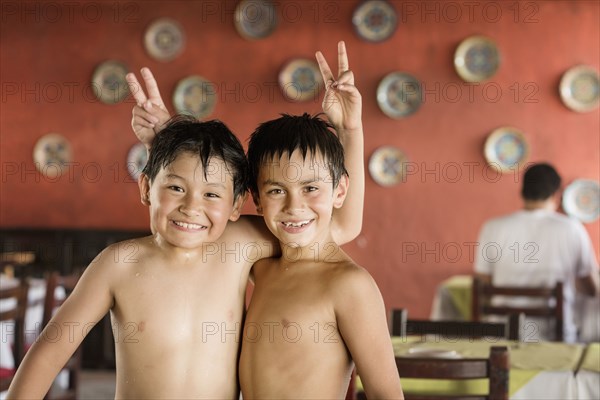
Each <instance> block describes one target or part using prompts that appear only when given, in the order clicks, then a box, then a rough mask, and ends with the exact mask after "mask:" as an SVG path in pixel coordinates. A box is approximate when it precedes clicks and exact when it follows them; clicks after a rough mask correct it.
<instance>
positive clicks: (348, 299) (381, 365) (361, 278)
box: [334, 266, 404, 399]
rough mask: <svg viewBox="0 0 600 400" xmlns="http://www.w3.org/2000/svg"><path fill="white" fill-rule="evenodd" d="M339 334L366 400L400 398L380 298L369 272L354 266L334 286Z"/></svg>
mask: <svg viewBox="0 0 600 400" xmlns="http://www.w3.org/2000/svg"><path fill="white" fill-rule="evenodd" d="M334 290H335V295H334V296H335V308H336V317H337V321H338V328H339V330H340V334H341V336H342V338H343V339H344V342H345V344H346V346H347V347H348V349H349V350H350V354H351V355H352V359H353V360H354V362H355V364H356V369H357V371H358V374H359V375H360V378H361V381H362V382H363V385H364V388H365V392H366V394H367V398H369V399H403V398H404V396H403V393H402V388H401V385H400V378H399V376H398V369H397V368H396V362H395V359H394V352H393V347H392V342H391V339H390V334H389V330H388V325H387V318H386V313H385V307H384V304H383V299H382V297H381V293H380V292H379V288H378V287H377V284H376V283H375V281H374V280H373V278H372V277H371V276H370V275H369V273H368V272H367V271H366V270H364V269H363V268H361V267H358V266H355V268H353V269H352V270H350V271H349V272H348V273H346V274H345V276H343V277H341V279H339V280H338V282H336V285H335V289H334Z"/></svg>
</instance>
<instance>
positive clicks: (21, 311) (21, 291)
mask: <svg viewBox="0 0 600 400" xmlns="http://www.w3.org/2000/svg"><path fill="white" fill-rule="evenodd" d="M28 291H29V282H28V281H27V280H23V281H21V282H20V283H19V285H18V286H15V287H11V288H6V289H0V302H2V303H4V304H3V305H2V308H0V309H1V310H3V311H0V321H1V322H2V323H3V324H6V325H5V326H4V328H3V329H2V330H3V332H6V335H4V334H3V336H5V337H3V340H5V339H6V338H11V339H13V338H14V340H13V341H12V342H13V343H12V354H13V360H14V368H10V369H9V368H0V392H3V391H5V390H8V387H9V386H10V383H11V382H12V379H13V377H14V375H15V372H16V371H17V368H18V367H19V365H20V364H21V361H23V357H24V356H25V314H26V311H27V293H28ZM7 303H8V305H7ZM10 303H14V307H13V306H12V305H11V304H10ZM5 308H7V309H6V310H5ZM11 325H13V326H14V329H12V330H11V329H9V327H10V326H11ZM11 331H12V332H11ZM13 335H14V336H13Z"/></svg>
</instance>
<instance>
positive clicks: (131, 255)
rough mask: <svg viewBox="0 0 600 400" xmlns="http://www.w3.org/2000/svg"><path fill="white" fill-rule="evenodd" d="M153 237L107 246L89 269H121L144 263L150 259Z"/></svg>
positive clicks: (152, 249)
mask: <svg viewBox="0 0 600 400" xmlns="http://www.w3.org/2000/svg"><path fill="white" fill-rule="evenodd" d="M154 247H155V246H153V237H152V236H146V237H142V238H136V239H129V240H124V241H122V242H117V243H113V244H110V245H108V246H107V247H106V248H105V249H104V250H102V251H101V252H100V253H99V254H98V255H97V256H96V258H95V259H94V260H93V261H92V262H91V264H90V267H92V266H94V267H96V268H100V267H101V268H103V269H112V268H114V269H122V268H123V267H126V266H129V265H132V264H138V263H140V262H144V261H146V260H148V259H149V258H151V257H152V255H153V254H152V253H153V251H154Z"/></svg>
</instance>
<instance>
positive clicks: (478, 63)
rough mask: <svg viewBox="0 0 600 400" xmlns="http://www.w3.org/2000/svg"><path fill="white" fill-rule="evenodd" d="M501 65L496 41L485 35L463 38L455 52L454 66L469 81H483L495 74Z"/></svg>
mask: <svg viewBox="0 0 600 400" xmlns="http://www.w3.org/2000/svg"><path fill="white" fill-rule="evenodd" d="M499 66H500V52H499V51H498V47H497V46H496V43H494V41H492V40H491V39H489V38H487V37H485V36H471V37H469V38H467V39H465V40H463V41H462V42H461V43H460V45H458V47H457V48H456V52H455V53H454V67H455V68H456V72H457V73H458V75H459V76H460V77H461V78H462V79H464V80H465V81H467V82H482V81H485V80H486V79H489V78H491V77H492V76H494V74H495V73H496V71H497V70H498V67H499Z"/></svg>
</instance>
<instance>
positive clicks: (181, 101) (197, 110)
mask: <svg viewBox="0 0 600 400" xmlns="http://www.w3.org/2000/svg"><path fill="white" fill-rule="evenodd" d="M216 102H217V94H216V91H215V85H214V84H213V83H212V82H210V81H209V80H206V79H204V78H203V77H201V76H196V75H193V76H189V77H187V78H185V79H182V80H180V81H179V83H178V84H177V87H176V88H175V94H174V95H173V105H174V106H175V110H177V112H178V113H183V114H190V115H193V116H194V117H196V118H198V119H202V118H204V117H207V116H208V115H210V114H211V113H212V112H213V110H214V109H215V104H216Z"/></svg>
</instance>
